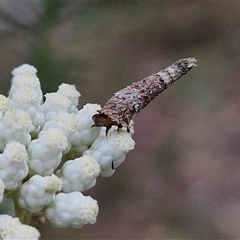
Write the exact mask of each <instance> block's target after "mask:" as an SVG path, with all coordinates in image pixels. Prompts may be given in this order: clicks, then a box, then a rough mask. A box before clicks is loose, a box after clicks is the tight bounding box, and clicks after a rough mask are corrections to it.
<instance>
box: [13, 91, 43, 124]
mask: <svg viewBox="0 0 240 240" xmlns="http://www.w3.org/2000/svg"><path fill="white" fill-rule="evenodd" d="M41 101H42V98H41V97H39V93H38V92H37V91H36V90H35V89H34V88H30V87H20V88H19V89H17V90H16V91H15V93H14V94H13V96H12V99H11V100H10V107H9V108H10V109H12V108H17V109H21V110H23V111H26V112H27V113H28V114H29V116H30V117H31V120H32V123H33V125H34V126H35V128H38V127H39V125H42V124H43V120H44V115H43V114H42V113H41V112H40V105H41Z"/></svg>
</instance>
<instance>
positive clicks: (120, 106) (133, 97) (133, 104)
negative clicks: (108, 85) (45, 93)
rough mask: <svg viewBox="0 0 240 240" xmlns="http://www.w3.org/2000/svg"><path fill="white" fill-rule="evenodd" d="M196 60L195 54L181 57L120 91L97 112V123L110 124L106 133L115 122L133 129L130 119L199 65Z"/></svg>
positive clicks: (95, 120)
mask: <svg viewBox="0 0 240 240" xmlns="http://www.w3.org/2000/svg"><path fill="white" fill-rule="evenodd" d="M196 63H197V61H196V59H195V58H183V59H180V60H178V61H176V62H175V63H173V64H172V65H170V66H169V67H167V68H165V69H164V70H162V71H159V72H157V73H155V74H152V75H150V76H148V77H146V78H144V79H142V80H140V81H138V82H133V83H132V84H131V85H130V86H127V87H125V88H123V89H121V90H120V91H118V92H116V93H115V94H114V95H113V96H112V97H111V98H110V99H109V100H108V101H107V102H106V104H105V106H104V107H103V108H102V109H101V110H98V113H97V114H95V115H94V116H93V121H94V125H93V127H102V126H104V127H106V135H107V132H108V130H109V129H110V128H111V127H112V126H113V125H115V126H118V129H121V128H122V127H126V128H127V131H129V123H130V120H131V119H132V118H133V116H134V115H135V114H136V113H138V112H140V110H141V109H143V108H144V107H146V106H147V105H148V104H149V103H150V102H151V101H152V100H153V99H154V98H155V97H156V96H158V95H159V94H160V93H161V92H163V91H164V90H165V89H167V88H168V86H170V85H171V84H172V83H174V82H176V81H177V80H178V79H179V78H181V77H182V76H183V75H185V74H186V73H187V72H188V71H189V70H191V68H192V67H194V66H197V65H196Z"/></svg>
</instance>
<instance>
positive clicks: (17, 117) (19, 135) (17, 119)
mask: <svg viewBox="0 0 240 240" xmlns="http://www.w3.org/2000/svg"><path fill="white" fill-rule="evenodd" d="M32 128H33V126H32V121H31V118H30V116H29V114H28V113H27V112H25V111H22V110H19V109H12V110H8V111H7V112H6V114H5V116H4V117H3V119H2V121H1V122H0V132H1V139H0V149H1V150H3V148H4V147H5V144H6V143H8V142H11V141H14V140H15V141H19V142H20V143H22V144H24V145H27V144H28V143H29V142H30V141H31V136H30V134H29V132H30V131H31V129H32Z"/></svg>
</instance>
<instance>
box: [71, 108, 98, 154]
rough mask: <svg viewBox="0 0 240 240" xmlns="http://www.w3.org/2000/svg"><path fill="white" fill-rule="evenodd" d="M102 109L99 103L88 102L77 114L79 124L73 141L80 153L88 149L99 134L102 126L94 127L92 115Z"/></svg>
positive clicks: (74, 146)
mask: <svg viewBox="0 0 240 240" xmlns="http://www.w3.org/2000/svg"><path fill="white" fill-rule="evenodd" d="M100 109H101V106H100V105H99V104H90V103H88V104H86V105H84V106H83V108H82V109H81V110H80V111H78V113H77V114H76V118H77V120H78V122H79V124H78V128H77V131H76V133H75V136H74V139H73V141H72V146H73V148H74V149H75V150H76V151H78V152H79V153H82V152H83V151H85V150H86V149H88V148H89V147H90V146H91V145H92V143H93V142H94V140H95V139H96V138H97V137H98V135H99V132H100V130H101V128H92V125H93V123H94V122H93V120H92V116H93V115H94V114H96V113H97V110H100Z"/></svg>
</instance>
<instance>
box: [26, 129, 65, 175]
mask: <svg viewBox="0 0 240 240" xmlns="http://www.w3.org/2000/svg"><path fill="white" fill-rule="evenodd" d="M68 145H69V142H68V140H67V138H66V136H65V134H64V132H63V131H62V130H61V129H58V128H49V129H47V130H46V131H42V132H40V133H39V138H37V139H35V140H32V141H31V142H30V144H29V146H28V153H29V162H28V163H29V168H30V169H31V171H33V172H35V173H37V174H41V175H49V174H52V173H53V171H54V170H55V169H56V168H57V166H58V165H59V163H60V162H61V159H62V155H63V153H62V152H63V151H64V150H65V149H66V148H67V147H68Z"/></svg>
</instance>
